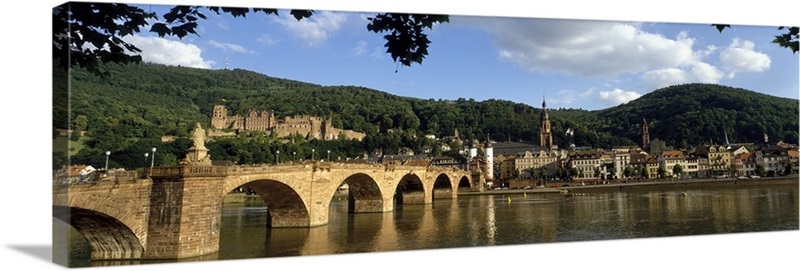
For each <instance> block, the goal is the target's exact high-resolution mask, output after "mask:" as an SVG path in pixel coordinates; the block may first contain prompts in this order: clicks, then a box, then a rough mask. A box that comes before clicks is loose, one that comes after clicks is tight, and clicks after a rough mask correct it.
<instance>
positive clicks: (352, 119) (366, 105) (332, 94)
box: [53, 64, 798, 167]
mask: <svg viewBox="0 0 800 271" xmlns="http://www.w3.org/2000/svg"><path fill="white" fill-rule="evenodd" d="M66 76H67V75H66V74H63V73H59V72H58V71H56V70H54V77H56V78H66ZM69 78H71V80H70V85H69V87H70V96H69V97H70V98H69V107H70V109H71V110H72V111H71V114H70V115H69V118H70V120H71V127H68V125H67V123H65V121H63V120H65V119H67V114H66V112H67V111H66V110H67V109H66V108H67V107H66V102H65V100H67V99H66V95H64V92H63V91H61V90H63V89H64V86H63V85H59V84H57V85H56V86H54V97H53V102H54V108H53V110H54V112H53V114H54V123H53V127H54V128H58V129H67V128H71V129H76V130H82V131H87V139H88V140H87V141H86V144H84V147H83V149H82V150H81V152H80V153H79V154H78V155H76V156H74V157H73V160H74V161H73V162H81V163H91V162H94V163H96V162H97V159H102V158H104V155H103V154H102V153H103V152H104V151H105V150H110V151H112V152H114V153H115V154H117V155H123V156H124V158H119V159H117V160H116V163H118V164H119V165H122V166H128V167H133V164H142V158H141V155H142V153H143V152H147V150H148V149H150V147H151V146H159V148H160V149H162V148H163V149H165V151H167V152H172V154H171V157H168V158H164V159H165V161H163V162H164V163H167V164H170V163H175V162H176V160H177V159H179V158H180V156H181V155H182V152H183V151H182V150H183V149H185V148H186V147H187V146H184V145H186V144H188V142H185V141H181V140H178V141H176V143H170V144H166V143H161V142H160V138H161V137H162V136H174V137H176V138H182V137H185V136H186V135H187V133H188V132H189V130H190V129H191V128H192V127H193V124H194V123H195V122H200V123H202V124H203V125H204V126H205V127H207V126H208V123H209V118H210V115H211V109H212V107H213V105H216V104H224V105H226V106H227V107H228V110H229V112H230V114H242V115H243V114H245V113H246V112H247V110H250V109H267V110H273V111H274V112H275V114H276V115H277V116H278V117H283V116H290V115H296V114H308V115H317V116H331V118H332V119H333V122H334V126H335V127H340V128H345V129H352V130H356V131H361V132H364V133H366V134H367V138H365V140H364V142H359V143H356V142H338V143H334V142H309V143H294V144H295V145H294V146H292V147H291V148H293V149H295V150H296V151H300V152H301V153H303V154H304V155H305V154H307V153H308V152H309V150H310V149H311V148H314V147H315V146H316V147H317V148H320V149H322V148H325V149H334V151H333V153H334V154H335V155H336V156H344V157H350V156H355V155H358V154H359V153H363V152H364V151H368V150H372V149H375V148H380V149H383V150H384V152H385V153H387V154H391V153H394V152H396V151H397V149H399V148H400V147H410V148H412V149H414V150H415V151H418V152H419V151H421V149H422V148H423V147H426V146H430V145H431V144H432V142H429V141H426V140H425V139H424V138H425V137H424V136H423V135H425V134H433V135H436V136H437V137H441V136H448V135H452V134H453V133H454V132H455V131H456V130H458V131H459V134H460V135H461V137H462V138H465V139H469V138H476V139H479V140H485V138H486V136H490V137H491V139H493V140H497V141H505V140H513V141H531V140H533V141H537V140H538V137H537V135H538V123H539V114H540V112H541V108H534V107H531V106H528V105H527V104H524V103H521V101H518V102H512V101H503V100H487V101H475V100H473V99H465V98H461V99H457V100H433V99H428V100H425V99H417V98H413V97H400V96H396V95H392V94H389V93H385V92H382V91H379V90H372V89H367V88H363V87H358V86H320V85H316V84H312V83H304V82H298V81H293V80H287V79H280V78H273V77H269V76H267V75H263V74H259V73H255V72H251V71H246V70H205V69H193V68H184V67H172V66H164V65H156V64H141V65H127V66H115V67H113V68H112V69H111V76H109V77H97V76H94V75H92V74H90V73H88V72H85V71H82V70H73V71H71V73H70V74H69ZM56 81H58V80H56ZM443 91H447V90H443ZM539 102H540V101H532V103H534V104H537V103H539ZM548 110H549V113H550V119H551V122H552V127H553V131H554V141H555V143H556V144H557V145H560V146H567V145H569V144H571V143H574V144H575V145H577V146H594V147H603V148H608V147H611V146H615V145H638V144H640V140H641V134H640V131H641V130H640V125H641V123H642V119H643V118H646V119H647V121H648V122H649V123H650V133H651V138H659V139H662V140H665V141H666V142H667V144H668V145H672V146H675V147H688V146H692V145H696V144H699V143H703V142H709V141H711V140H713V141H714V142H720V141H722V140H723V139H724V133H727V135H728V138H729V139H730V141H731V142H757V141H758V140H763V134H764V133H767V134H768V135H769V136H770V138H771V139H773V140H778V139H782V140H784V141H786V142H792V143H797V141H798V101H797V100H795V99H786V98H778V97H771V96H767V95H764V94H759V93H755V92H752V91H749V90H743V89H734V88H730V87H725V86H719V85H709V84H689V85H681V86H673V87H669V88H664V89H659V90H655V91H653V92H651V93H649V94H647V95H644V96H642V97H641V98H639V99H637V100H634V101H631V102H629V103H627V104H623V105H620V106H617V107H613V108H609V109H605V110H599V111H587V110H581V109H548ZM567 129H572V130H574V131H575V132H574V135H572V136H567V135H566V134H565V131H566V130H567ZM389 131H392V132H391V133H390V132H389ZM241 137H244V135H242V136H241ZM226 140H227V141H226ZM236 140H238V141H236ZM223 141H226V142H223ZM209 146H210V148H212V150H211V152H212V154H214V155H213V157H214V158H215V159H229V160H234V161H235V162H242V163H245V162H247V163H255V162H265V161H270V160H274V159H275V158H276V157H273V156H272V155H270V154H262V152H274V151H275V150H279V149H280V148H287V147H286V146H279V145H278V144H277V143H275V141H274V139H269V138H266V139H264V138H262V139H259V140H253V139H247V140H244V139H224V140H223V139H220V140H218V142H216V143H211V144H209ZM214 148H217V149H214ZM265 148H266V149H265ZM257 149H262V151H257ZM287 150H288V149H287ZM284 153H286V152H284ZM336 156H334V157H336ZM159 157H162V156H159Z"/></svg>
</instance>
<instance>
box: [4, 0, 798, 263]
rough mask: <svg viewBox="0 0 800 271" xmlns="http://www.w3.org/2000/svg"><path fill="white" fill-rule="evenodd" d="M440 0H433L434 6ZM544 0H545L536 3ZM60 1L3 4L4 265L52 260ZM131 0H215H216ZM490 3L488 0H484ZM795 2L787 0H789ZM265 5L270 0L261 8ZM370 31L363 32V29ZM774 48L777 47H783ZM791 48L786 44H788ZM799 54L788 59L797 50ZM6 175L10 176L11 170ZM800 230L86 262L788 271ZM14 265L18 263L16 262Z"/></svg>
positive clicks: (757, 14) (758, 11)
mask: <svg viewBox="0 0 800 271" xmlns="http://www.w3.org/2000/svg"><path fill="white" fill-rule="evenodd" d="M399 2H400V1H365V0H360V1H355V0H350V1H346V0H323V1H297V0H292V1H290V0H278V1H276V0H271V1H252V0H250V1H239V0H237V1H226V5H230V6H262V7H277V8H292V7H294V8H309V9H318V10H324V9H335V10H353V11H356V10H358V11H398V12H429V13H445V14H453V15H490V16H523V17H551V18H577V19H611V20H628V21H649V22H689V23H708V24H711V23H730V24H745V25H773V26H774V25H800V22H798V19H797V18H798V17H800V16H798V11H799V10H800V9H798V7H800V5H798V4H797V2H796V1H783V0H775V1H773V0H768V1H746V2H728V3H725V4H719V3H712V2H717V1H696V0H695V1H684V0H679V1H668V2H655V3H654V2H652V1H622V0H611V1H609V0H606V1H584V0H581V1H577V0H568V1H565V0H560V1H547V2H550V3H547V4H528V6H525V5H522V4H520V3H518V2H522V3H524V2H534V1H510V0H494V1H474V2H468V1H449V2H451V3H453V4H440V3H439V2H445V1H431V0H427V1H421V0H411V1H408V0H407V1H402V3H399ZM434 2H436V4H432V3H434ZM536 2H539V1H536ZM61 3H62V2H59V1H16V2H13V4H10V5H8V4H7V5H6V6H5V8H4V9H2V11H1V12H2V16H0V20H2V27H3V29H2V30H3V31H2V32H0V35H2V42H0V44H2V47H3V48H2V49H3V50H2V52H3V57H2V58H0V60H2V62H1V63H2V65H0V67H2V68H3V72H2V74H3V76H2V81H3V84H2V85H3V87H2V90H0V93H2V95H3V96H2V97H3V99H2V101H3V112H2V113H3V116H4V118H3V119H2V123H3V126H2V127H3V128H2V130H0V134H2V137H3V140H2V141H0V142H2V144H3V147H2V148H1V149H0V150H2V151H0V157H2V165H4V168H3V169H2V172H4V173H5V174H4V178H3V186H2V191H3V195H2V197H1V198H2V200H3V205H2V206H3V209H2V210H3V212H2V213H0V217H2V219H0V221H1V222H0V224H2V230H1V231H0V234H2V242H3V245H2V246H0V250H2V256H0V259H3V261H2V265H3V269H4V270H18V269H29V270H55V269H61V267H60V266H58V265H55V264H52V263H51V262H50V259H49V258H50V253H49V251H50V249H51V222H52V218H51V208H50V205H51V203H52V202H51V188H50V182H51V181H50V173H49V172H50V168H51V166H50V163H51V128H52V126H51V123H52V122H51V115H50V114H51V101H52V100H51V96H52V92H51V86H52V85H51V80H50V76H51V73H50V70H49V69H50V68H49V67H50V65H51V58H50V57H51V51H50V42H51V32H52V31H51V26H50V23H51V15H50V14H51V13H50V12H51V8H52V7H54V6H56V5H59V4H61ZM136 3H153V4H157V3H166V4H176V3H181V4H186V3H191V4H219V1H197V0H191V1H175V0H171V1H163V0H162V1H139V2H136ZM487 3H491V5H488V4H487ZM743 3H746V4H743ZM787 3H791V4H787ZM264 5H270V6H264ZM365 31H366V30H365ZM776 46H777V45H776ZM787 50H788V49H787ZM797 56H798V55H797V54H796V55H794V56H793V57H797ZM9 173H10V174H9ZM798 244H800V231H797V230H794V231H783V232H771V233H743V234H721V235H711V236H702V237H697V236H693V237H668V238H654V239H633V240H620V241H593V242H573V243H558V244H536V245H518V246H503V247H490V248H485V247H484V248H463V249H439V250H426V251H410V252H382V253H365V254H349V255H333V256H306V257H289V258H273V259H253V260H235V261H232V260H228V261H213V262H201V263H180V264H160V265H144V266H122V267H111V268H105V267H95V268H90V269H91V270H105V269H112V270H220V269H228V270H263V269H269V270H342V269H344V270H409V268H412V270H413V269H419V270H430V269H439V268H446V269H450V270H455V269H463V270H480V269H485V270H513V269H532V270H536V269H553V268H559V269H562V268H563V269H566V270H573V269H575V270H587V269H591V270H609V269H613V270H638V269H647V270H699V269H704V268H709V269H710V270H770V269H779V270H787V269H788V270H793V269H795V268H797V265H798V264H797V261H796V260H795V259H796V258H795V257H797V255H798V254H797V251H798V250H797V246H798ZM9 268H11V269H9Z"/></svg>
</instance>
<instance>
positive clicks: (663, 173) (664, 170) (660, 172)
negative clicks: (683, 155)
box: [656, 165, 667, 179]
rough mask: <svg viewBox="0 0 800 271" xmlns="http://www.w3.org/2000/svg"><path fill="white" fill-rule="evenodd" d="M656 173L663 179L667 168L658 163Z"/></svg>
mask: <svg viewBox="0 0 800 271" xmlns="http://www.w3.org/2000/svg"><path fill="white" fill-rule="evenodd" d="M656 174H658V178H659V179H664V177H665V175H666V174H667V169H665V168H664V165H659V166H658V170H657V171H656Z"/></svg>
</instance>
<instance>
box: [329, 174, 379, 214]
mask: <svg viewBox="0 0 800 271" xmlns="http://www.w3.org/2000/svg"><path fill="white" fill-rule="evenodd" d="M345 183H346V184H347V186H348V192H349V195H348V197H347V198H348V202H347V203H348V207H347V211H348V212H350V213H373V212H383V193H382V192H381V188H380V186H379V185H378V183H377V182H376V181H375V179H374V178H373V177H372V176H370V175H368V174H365V173H356V174H352V175H350V176H348V177H347V178H345V179H344V180H343V181H342V183H340V184H339V185H338V186H337V187H339V186H341V185H342V184H345ZM334 193H335V191H332V192H331V194H330V196H329V197H328V199H329V200H331V199H333V196H334V195H333V194H334Z"/></svg>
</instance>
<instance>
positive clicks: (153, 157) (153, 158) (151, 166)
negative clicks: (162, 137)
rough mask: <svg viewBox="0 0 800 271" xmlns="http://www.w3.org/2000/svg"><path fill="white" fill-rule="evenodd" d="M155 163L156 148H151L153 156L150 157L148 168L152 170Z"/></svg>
mask: <svg viewBox="0 0 800 271" xmlns="http://www.w3.org/2000/svg"><path fill="white" fill-rule="evenodd" d="M155 162H156V148H155V147H153V156H152V157H150V168H153V165H154V164H155Z"/></svg>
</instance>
